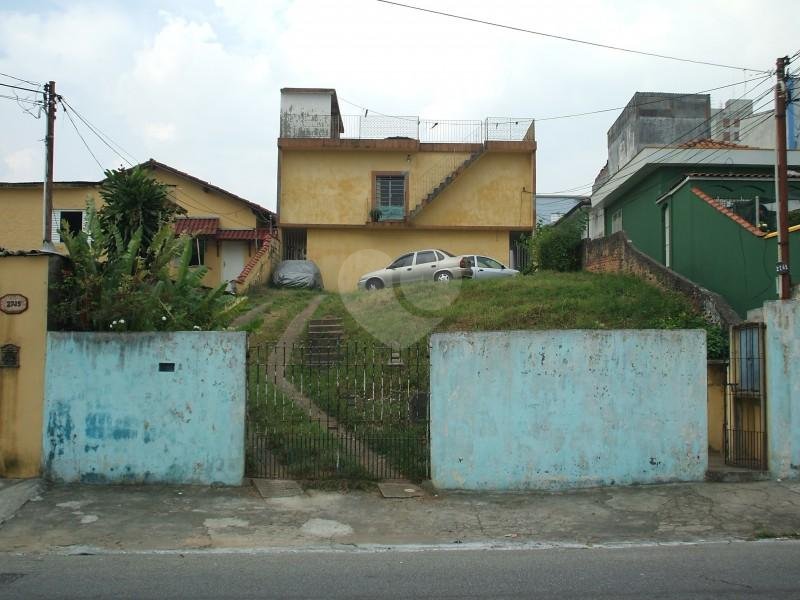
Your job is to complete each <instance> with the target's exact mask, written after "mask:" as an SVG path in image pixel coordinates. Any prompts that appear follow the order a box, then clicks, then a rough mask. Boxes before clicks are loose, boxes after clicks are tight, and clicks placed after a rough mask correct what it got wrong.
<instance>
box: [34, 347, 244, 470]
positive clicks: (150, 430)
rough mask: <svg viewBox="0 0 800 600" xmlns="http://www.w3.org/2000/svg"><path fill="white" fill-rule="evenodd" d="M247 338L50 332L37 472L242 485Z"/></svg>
mask: <svg viewBox="0 0 800 600" xmlns="http://www.w3.org/2000/svg"><path fill="white" fill-rule="evenodd" d="M246 339H247V338H246V334H245V333H244V332H175V333H108V334H106V333H53V332H50V333H48V334H47V359H46V366H45V411H44V440H43V458H42V460H43V465H42V470H43V473H44V474H45V476H46V477H48V478H50V479H53V480H56V481H66V482H77V481H80V482H83V483H171V484H211V483H223V484H227V485H240V484H241V480H242V477H243V476H244V407H245V352H246ZM170 369H174V370H170Z"/></svg>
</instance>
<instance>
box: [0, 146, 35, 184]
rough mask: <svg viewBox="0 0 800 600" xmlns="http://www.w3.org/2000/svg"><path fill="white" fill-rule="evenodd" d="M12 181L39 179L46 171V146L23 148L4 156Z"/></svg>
mask: <svg viewBox="0 0 800 600" xmlns="http://www.w3.org/2000/svg"><path fill="white" fill-rule="evenodd" d="M3 163H4V164H5V166H6V169H7V170H8V174H9V177H8V179H10V180H11V181H37V180H40V179H42V177H43V173H44V146H42V147H41V148H21V149H19V150H15V151H13V152H9V153H8V154H6V155H5V156H3Z"/></svg>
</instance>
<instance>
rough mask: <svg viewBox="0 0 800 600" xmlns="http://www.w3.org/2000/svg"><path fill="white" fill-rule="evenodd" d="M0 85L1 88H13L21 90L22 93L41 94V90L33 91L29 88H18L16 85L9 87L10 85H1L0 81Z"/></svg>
mask: <svg viewBox="0 0 800 600" xmlns="http://www.w3.org/2000/svg"><path fill="white" fill-rule="evenodd" d="M0 85H2V86H3V87H7V88H13V89H15V90H22V91H23V92H33V93H34V94H41V93H42V90H34V89H31V88H26V87H20V86H18V85H11V84H10V83H3V82H1V81H0Z"/></svg>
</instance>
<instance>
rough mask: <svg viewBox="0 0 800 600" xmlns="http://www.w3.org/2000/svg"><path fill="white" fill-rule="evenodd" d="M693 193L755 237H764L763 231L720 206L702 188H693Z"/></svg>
mask: <svg viewBox="0 0 800 600" xmlns="http://www.w3.org/2000/svg"><path fill="white" fill-rule="evenodd" d="M692 193H693V194H694V195H695V196H697V197H698V198H700V199H701V200H703V201H704V202H706V203H708V204H709V205H710V206H711V207H713V208H716V209H717V210H718V211H719V212H721V213H722V214H723V215H726V216H727V217H730V218H731V219H733V220H734V221H736V222H737V223H738V224H739V225H741V226H742V227H744V228H745V229H747V231H749V232H750V233H752V234H753V235H757V236H758V237H764V235H765V233H764V232H763V231H761V230H760V229H759V228H758V227H756V226H755V225H753V224H752V223H750V222H749V221H746V220H745V219H743V218H742V217H740V216H739V215H737V214H736V213H734V212H733V211H731V210H729V209H727V208H725V207H724V206H722V204H720V203H719V202H717V201H716V200H714V198H712V197H711V196H709V195H708V194H706V193H705V192H704V191H703V190H701V189H700V188H697V187H693V188H692Z"/></svg>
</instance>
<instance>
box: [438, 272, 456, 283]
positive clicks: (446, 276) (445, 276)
mask: <svg viewBox="0 0 800 600" xmlns="http://www.w3.org/2000/svg"><path fill="white" fill-rule="evenodd" d="M433 280H434V281H441V282H443V283H447V282H448V281H452V280H453V274H452V273H450V271H439V272H438V273H436V275H434V276H433Z"/></svg>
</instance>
